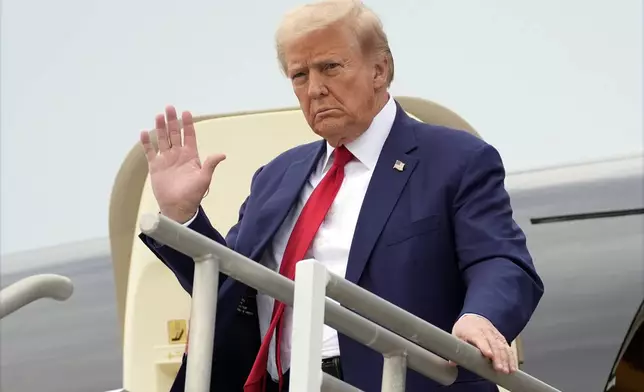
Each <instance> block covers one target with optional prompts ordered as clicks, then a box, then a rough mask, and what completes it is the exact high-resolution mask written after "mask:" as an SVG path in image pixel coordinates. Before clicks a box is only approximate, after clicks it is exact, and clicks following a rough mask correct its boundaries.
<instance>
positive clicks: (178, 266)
mask: <svg viewBox="0 0 644 392" xmlns="http://www.w3.org/2000/svg"><path fill="white" fill-rule="evenodd" d="M261 170H262V168H259V169H258V170H257V171H256V172H255V174H254V175H253V179H252V181H251V193H252V186H253V184H254V182H255V179H256V178H257V175H258V174H259V173H260V172H261ZM249 199H250V196H249V197H247V198H246V200H244V202H243V203H242V205H241V207H240V208H239V216H238V220H237V223H236V224H235V225H234V226H233V227H232V228H231V229H230V230H229V232H228V235H227V236H226V238H224V237H223V236H222V235H221V234H220V233H219V231H217V229H215V228H214V227H213V226H212V224H211V223H210V220H209V219H208V216H207V215H206V213H205V211H204V210H203V208H202V207H201V206H199V211H198V212H197V215H196V216H195V218H194V219H193V221H192V222H191V223H190V225H188V227H189V228H190V229H192V230H194V231H196V232H198V233H199V234H202V235H204V236H206V237H208V238H210V239H212V240H214V241H216V242H218V243H220V244H222V245H224V246H226V247H228V248H231V249H234V248H235V243H236V242H237V234H238V233H239V227H240V226H241V223H242V219H243V218H244V212H245V210H246V204H247V203H248V200H249ZM139 238H140V239H141V241H143V243H144V244H145V245H146V246H147V247H148V249H150V251H152V253H154V255H155V256H157V258H159V260H161V261H162V262H163V264H165V265H166V266H167V267H168V268H169V269H170V270H171V271H172V272H173V273H174V274H175V276H176V277H177V280H178V281H179V283H180V284H181V286H182V287H183V288H184V289H185V290H186V291H187V292H188V294H192V281H193V278H194V274H195V264H194V261H193V260H192V258H190V257H189V256H186V255H185V254H183V253H181V252H179V251H177V250H175V249H173V248H171V247H169V246H167V245H164V244H160V243H158V242H157V241H155V240H154V239H152V238H150V237H148V236H146V235H145V234H143V233H141V234H139ZM227 278H228V277H227V276H226V275H225V274H223V273H220V274H219V287H221V285H222V284H223V282H224V281H225V280H226V279H227Z"/></svg>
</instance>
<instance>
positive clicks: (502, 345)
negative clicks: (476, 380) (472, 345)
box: [486, 329, 510, 373]
mask: <svg viewBox="0 0 644 392" xmlns="http://www.w3.org/2000/svg"><path fill="white" fill-rule="evenodd" d="M486 338H487V339H488V341H489V342H490V346H491V347H492V352H493V353H494V358H493V362H494V368H495V369H496V370H497V371H499V372H504V373H509V372H510V362H509V357H508V347H509V346H508V344H507V343H506V342H505V339H504V338H503V337H501V336H500V335H498V334H496V333H495V331H493V330H492V329H490V330H487V331H486Z"/></svg>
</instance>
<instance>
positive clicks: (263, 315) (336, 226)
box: [257, 97, 396, 380]
mask: <svg viewBox="0 0 644 392" xmlns="http://www.w3.org/2000/svg"><path fill="white" fill-rule="evenodd" d="M395 117H396V103H395V102H394V100H393V98H391V97H390V98H389V101H388V102H387V104H386V105H385V107H384V108H383V109H382V110H381V111H380V113H378V115H376V117H374V120H373V122H372V124H371V126H370V127H369V128H368V129H367V131H366V132H365V133H363V134H362V135H361V136H360V137H359V138H358V139H356V140H354V141H353V142H351V143H348V144H347V145H346V147H347V149H348V150H349V151H350V152H351V153H352V154H353V155H354V157H355V158H354V159H353V160H352V161H351V162H349V163H348V164H347V165H346V166H345V168H344V176H345V177H344V181H343V182H342V186H341V187H340V190H339V192H338V194H337V195H336V197H335V199H334V201H333V204H332V205H331V208H330V209H329V212H328V213H327V215H326V218H325V220H324V221H323V222H322V225H321V226H320V228H319V230H318V232H317V234H316V236H315V238H314V239H313V243H312V244H311V247H310V248H309V251H308V252H307V254H306V258H307V259H315V260H316V261H318V262H320V263H322V264H324V266H325V267H326V268H327V269H328V270H329V271H330V272H332V273H334V274H336V275H338V276H342V277H344V276H345V273H346V269H347V260H348V258H349V250H350V249H351V241H352V239H353V232H354V229H355V227H356V223H357V221H358V214H359V213H360V209H361V207H362V201H363V199H364V196H365V193H366V192H367V187H368V186H369V182H370V180H371V175H372V174H373V171H374V169H375V167H376V163H377V162H378V157H379V156H380V151H381V150H382V146H383V145H384V143H385V140H386V139H387V136H389V131H390V130H391V126H392V124H393V122H394V118H395ZM333 151H334V148H333V147H331V146H330V145H329V144H327V148H326V155H323V156H322V158H321V159H320V161H319V162H318V165H317V167H316V168H314V170H313V172H312V173H311V176H310V177H309V180H308V181H307V182H306V184H305V185H304V188H303V189H302V192H301V194H300V198H299V200H298V202H297V203H296V204H295V205H294V206H293V208H292V209H291V211H290V212H289V214H288V216H287V217H286V219H285V220H284V223H283V224H282V226H281V227H280V228H279V230H278V231H277V233H276V234H275V237H274V238H273V241H272V243H271V244H269V246H268V247H267V249H266V253H265V254H264V257H263V258H262V260H261V262H262V264H264V265H265V266H267V267H269V268H271V269H273V270H274V271H278V270H279V265H280V261H281V260H282V257H283V256H284V250H285V249H286V244H287V242H288V239H289V237H290V235H291V231H292V230H293V227H294V226H295V222H296V220H297V218H298V217H299V215H300V212H301V211H302V208H304V204H305V203H306V201H307V200H308V198H309V196H310V195H311V193H313V190H314V189H315V187H316V186H317V185H318V184H319V183H320V181H322V178H323V177H324V175H325V174H326V173H327V171H328V170H329V169H330V168H331V165H332V163H333V158H334V156H335V155H334V154H333ZM273 303H274V299H273V298H272V297H269V296H268V295H265V294H262V293H258V294H257V311H258V317H259V328H260V333H261V336H262V338H264V336H265V335H266V331H267V330H268V326H269V324H270V318H271V314H272V312H273ZM292 320H293V309H292V308H291V307H286V309H285V310H284V316H283V322H282V325H283V328H284V330H283V335H282V342H281V361H282V371H284V372H286V370H287V369H289V368H290V363H291V333H292V329H291V327H292ZM337 355H340V348H339V345H338V337H337V332H336V331H335V330H334V329H332V328H331V327H329V326H327V325H325V326H324V329H323V332H322V358H329V357H334V356H337ZM267 369H268V372H269V373H270V375H271V377H272V378H273V379H274V380H277V379H278V371H277V364H276V360H275V334H273V339H272V340H271V344H270V347H269V354H268V366H267Z"/></svg>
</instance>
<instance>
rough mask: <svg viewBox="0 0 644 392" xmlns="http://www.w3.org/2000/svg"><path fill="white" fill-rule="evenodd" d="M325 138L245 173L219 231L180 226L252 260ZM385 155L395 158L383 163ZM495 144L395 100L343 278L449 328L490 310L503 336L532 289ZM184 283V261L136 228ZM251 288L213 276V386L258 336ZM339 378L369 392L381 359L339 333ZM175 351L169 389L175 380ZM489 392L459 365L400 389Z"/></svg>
mask: <svg viewBox="0 0 644 392" xmlns="http://www.w3.org/2000/svg"><path fill="white" fill-rule="evenodd" d="M325 149H326V144H325V142H324V141H322V140H321V141H316V142H313V143H309V144H305V145H301V146H298V147H295V148H293V149H290V150H288V151H286V152H284V153H282V154H281V155H279V156H278V157H276V158H275V159H274V160H272V161H271V162H270V163H268V164H266V165H265V166H263V167H262V168H260V169H259V170H258V171H257V172H256V173H255V175H254V176H253V179H252V182H251V189H250V194H249V196H248V198H247V199H246V200H245V202H244V203H243V204H242V206H241V209H240V210H239V221H238V223H237V224H236V225H235V226H233V227H232V228H231V229H230V231H229V232H228V235H227V236H226V237H225V238H224V237H223V236H222V235H221V234H219V232H218V231H217V230H216V229H215V228H214V227H213V226H212V225H211V223H210V222H209V220H208V218H207V217H206V215H205V213H204V211H203V210H201V209H200V210H199V213H198V216H197V218H196V219H195V220H194V221H193V223H192V224H191V226H190V227H191V228H193V229H194V230H196V231H198V232H199V233H202V234H204V235H206V236H208V237H210V238H212V239H214V240H215V241H217V242H219V243H221V244H224V245H226V246H228V247H229V248H231V249H233V250H235V251H237V252H238V253H241V254H243V255H245V256H247V257H249V258H251V259H253V260H255V261H259V260H260V259H261V257H262V253H263V252H264V250H265V248H266V245H267V244H268V243H269V241H271V239H272V238H273V236H274V234H275V232H276V231H277V229H278V227H279V226H280V224H281V223H282V221H283V220H284V218H285V217H286V215H287V213H288V211H289V209H290V208H291V206H293V204H294V203H295V202H296V200H297V199H298V196H299V193H300V189H301V188H302V187H303V185H304V183H305V181H306V180H307V178H308V177H309V174H310V173H311V171H312V170H313V168H314V167H315V165H316V162H317V161H318V159H319V158H320V157H321V156H322V154H323V153H324V152H325ZM396 160H400V161H402V162H404V163H405V168H404V170H403V171H398V170H394V169H393V166H394V163H395V162H396ZM504 178H505V170H504V167H503V164H502V161H501V158H500V156H499V154H498V153H497V151H496V150H495V149H494V148H493V147H492V146H490V145H489V144H487V143H485V142H484V141H482V140H480V139H478V138H476V137H475V136H473V135H471V134H468V133H466V132H464V131H458V130H453V129H448V128H444V127H439V126H432V125H427V124H424V123H421V122H418V121H415V120H414V119H412V118H410V117H409V116H407V115H406V114H405V112H404V111H403V110H402V108H401V107H400V106H399V105H398V112H397V115H396V119H395V121H394V124H393V127H392V130H391V133H390V135H389V137H388V139H387V140H386V142H385V144H384V146H383V150H382V153H381V155H380V158H379V160H378V163H377V165H376V168H375V172H374V174H373V177H372V180H371V183H370V184H369V188H368V190H367V193H366V196H365V199H364V203H363V205H362V209H361V211H360V215H359V218H358V222H357V226H356V228H355V236H354V239H353V243H352V247H351V251H350V254H349V260H348V267H347V272H346V279H348V280H350V281H351V282H354V283H356V284H358V285H360V286H361V287H363V288H365V289H367V290H370V291H372V292H374V293H375V294H377V295H379V296H380V297H383V298H384V299H386V300H388V301H390V302H392V303H394V304H396V305H397V306H399V307H401V308H403V309H406V310H407V311H409V312H411V313H413V314H415V315H417V316H418V317H420V318H422V319H424V320H426V321H428V322H430V323H432V324H434V325H436V326H438V327H440V328H442V329H444V330H445V331H451V329H452V327H453V325H454V323H455V322H456V320H457V319H458V318H459V316H461V315H462V314H463V313H476V314H479V315H482V316H485V317H486V318H487V319H489V320H490V321H491V322H492V323H493V324H494V325H495V326H496V328H497V329H498V330H499V331H500V332H501V333H502V334H503V336H505V338H506V339H507V340H508V341H512V340H514V339H515V338H516V336H517V335H518V334H519V332H521V330H522V329H523V328H524V326H525V325H526V323H527V322H528V320H529V319H530V317H531V315H532V313H533V311H534V309H535V308H536V306H537V304H538V302H539V300H540V298H541V296H542V295H543V284H542V282H541V279H540V278H539V276H538V275H537V273H536V271H535V269H534V265H533V263H532V260H531V257H530V254H529V252H528V249H527V247H526V239H525V236H524V234H523V232H522V231H521V229H520V228H519V227H518V226H517V224H516V223H515V222H514V220H513V216H512V208H511V205H510V199H509V196H508V194H507V192H506V190H505V188H504ZM141 238H142V240H143V241H144V242H145V243H146V244H147V245H148V247H149V248H150V249H151V250H152V252H154V253H155V254H156V255H157V256H158V257H159V259H161V260H162V261H163V262H164V263H165V264H166V265H167V266H168V267H169V268H170V269H171V270H172V271H173V272H174V273H175V274H176V276H177V279H178V280H179V282H180V283H181V285H182V286H183V287H184V288H185V290H186V291H187V292H188V293H190V292H191V290H192V278H193V273H194V265H193V261H192V260H191V259H190V258H188V257H186V256H185V255H183V254H181V253H179V252H177V251H175V250H173V249H171V248H169V247H167V246H160V245H159V244H156V243H155V241H153V240H151V239H150V238H147V237H145V236H143V235H141ZM255 295H256V292H255V290H253V289H251V288H249V287H248V286H245V285H244V284H242V283H239V282H237V281H235V280H233V279H231V278H227V277H226V276H223V275H222V276H221V280H220V291H219V300H218V301H219V302H218V306H217V321H216V330H215V331H216V332H215V353H214V361H213V372H212V390H217V391H241V390H242V386H243V384H244V381H245V380H246V377H247V376H248V373H249V371H250V368H251V366H252V363H253V360H254V358H255V355H256V353H257V350H258V348H259V344H260V336H259V326H258V320H257V312H256V302H255ZM338 338H339V344H340V352H341V357H342V367H343V373H344V377H345V381H347V382H348V383H350V384H353V385H355V386H356V387H358V388H360V389H362V390H365V391H378V390H380V383H381V374H382V357H381V355H380V354H379V353H377V352H375V351H373V350H371V349H369V348H367V347H365V346H363V345H361V344H359V343H357V342H355V341H353V340H351V339H349V338H347V337H346V336H344V335H342V334H339V337H338ZM185 361H186V358H185V357H184V364H183V365H182V368H181V370H180V373H179V375H178V377H177V379H176V381H175V385H174V387H173V389H174V388H177V390H183V389H182V388H183V382H184V377H185V376H184V374H185V373H184V372H185ZM439 390H440V391H443V390H449V391H465V390H467V391H489V390H496V387H495V386H494V385H492V384H491V383H488V382H487V381H484V380H482V379H481V378H480V377H478V376H477V375H475V374H473V373H470V372H468V371H466V370H464V369H459V377H458V379H457V381H456V383H455V384H454V385H452V386H451V387H449V388H447V389H445V388H444V387H441V386H439V385H438V384H437V383H435V382H434V381H432V380H429V379H427V378H425V377H423V376H421V375H420V374H418V373H416V372H415V371H413V370H409V372H408V375H407V391H410V392H421V391H422V392H431V391H439Z"/></svg>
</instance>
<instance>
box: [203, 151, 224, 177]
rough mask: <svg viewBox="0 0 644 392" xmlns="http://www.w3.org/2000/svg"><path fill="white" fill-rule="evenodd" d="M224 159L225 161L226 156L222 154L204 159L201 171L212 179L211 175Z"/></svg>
mask: <svg viewBox="0 0 644 392" xmlns="http://www.w3.org/2000/svg"><path fill="white" fill-rule="evenodd" d="M224 159H226V156H225V155H224V154H216V155H211V156H209V157H208V158H206V161H205V162H204V164H203V167H202V170H205V171H206V173H208V175H209V176H210V177H212V175H213V173H214V172H215V168H216V167H217V165H219V163H220V162H221V161H223V160H224Z"/></svg>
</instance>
